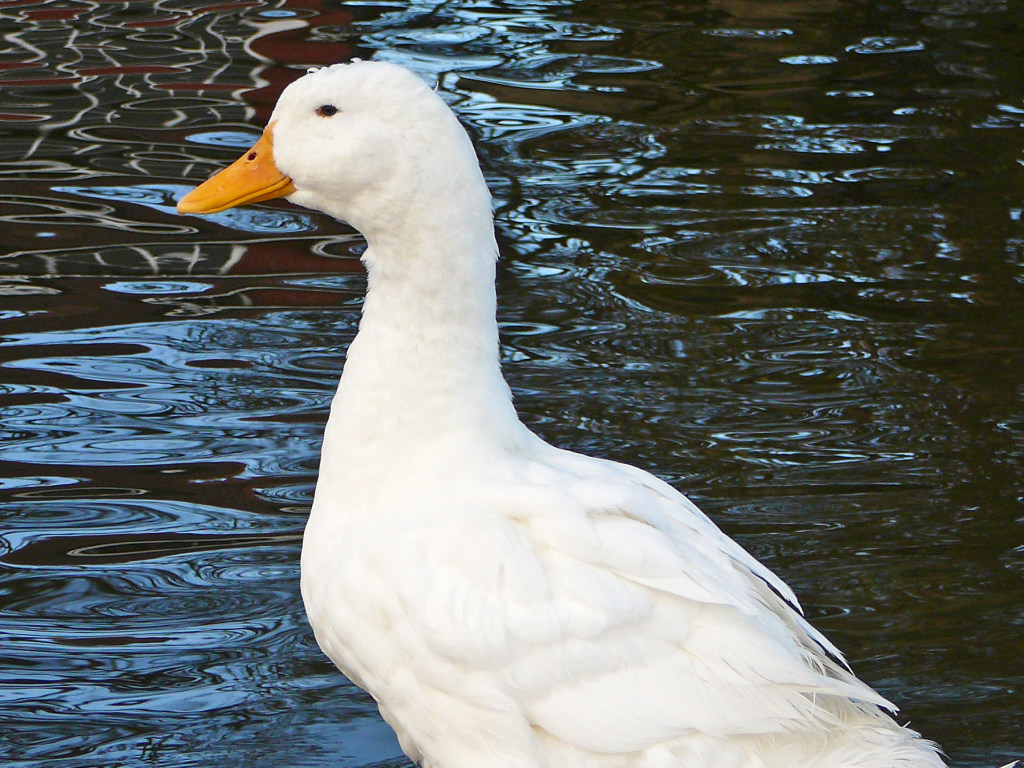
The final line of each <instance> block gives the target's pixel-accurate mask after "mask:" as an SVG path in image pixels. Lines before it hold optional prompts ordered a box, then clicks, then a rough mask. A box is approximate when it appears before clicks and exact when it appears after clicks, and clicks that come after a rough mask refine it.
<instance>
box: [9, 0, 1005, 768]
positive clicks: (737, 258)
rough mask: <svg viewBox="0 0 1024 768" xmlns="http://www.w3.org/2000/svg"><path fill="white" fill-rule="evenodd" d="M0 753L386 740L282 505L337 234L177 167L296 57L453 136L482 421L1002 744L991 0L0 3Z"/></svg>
mask: <svg viewBox="0 0 1024 768" xmlns="http://www.w3.org/2000/svg"><path fill="white" fill-rule="evenodd" d="M0 31H2V32H3V35H2V41H0V131H2V136H3V139H2V142H0V156H2V163H0V638H2V641H0V762H2V764H3V765H5V766H9V767H11V768H14V767H22V766H39V765H47V766H54V767H55V768H100V767H104V768H105V767H107V766H109V767H111V768H113V767H114V766H116V767H117V768H125V767H127V768H136V767H141V766H168V767H170V766H175V767H176V768H177V767H184V766H203V767H204V768H218V767H220V766H223V767H225V768H226V767H227V766H231V767H232V768H234V766H239V765H246V766H254V767H257V768H259V767H262V766H267V767H269V766H292V767H300V766H301V767H308V768H319V767H321V766H323V767H326V766H362V765H373V764H380V763H385V762H391V763H395V762H396V761H397V762H398V763H401V762H402V761H401V760H400V759H399V755H400V752H399V750H398V748H397V745H396V743H395V741H394V738H393V737H392V735H391V734H390V732H389V731H388V729H387V728H386V726H384V725H383V724H382V723H381V722H380V721H379V719H378V717H377V715H376V712H375V708H374V706H373V704H372V702H371V701H370V700H369V698H368V697H367V696H366V695H364V694H362V693H361V692H360V691H358V690H357V689H356V688H355V687H354V686H353V685H351V684H350V683H348V682H347V681H346V680H345V679H344V678H343V677H342V676H341V675H340V674H339V673H337V672H336V671H335V670H334V669H333V668H332V667H331V665H330V663H329V662H328V661H327V660H326V658H325V657H323V656H322V655H321V653H320V652H319V651H318V649H317V648H316V646H315V643H314V641H313V638H312V634H311V631H310V629H309V627H308V626H307V624H306V621H305V618H304V615H303V612H302V606H301V601H300V598H299V593H298V553H299V541H300V536H301V532H302V528H303V524H304V520H305V516H306V513H307V511H308V507H309V504H310V501H311V497H312V490H313V485H314V482H315V474H316V467H317V461H318V451H319V443H320V435H321V430H322V426H323V423H324V420H325V419H326V413H327V406H328V403H329V400H330V397H331V395H332V393H333V388H334V385H335V383H336V380H337V377H338V375H339V372H340V370H341V367H342V364H343V361H344V351H345V347H346V345H347V343H348V341H349V340H350V339H351V337H352V334H353V333H354V330H355V325H356V322H357V319H358V313H359V307H360V302H361V296H362V291H363V287H364V276H363V273H362V270H361V267H360V265H359V262H358V255H359V253H360V251H361V248H362V242H361V240H360V238H359V237H358V236H357V235H355V234H354V233H353V232H352V231H351V230H349V229H347V228H346V227H345V226H344V225H341V224H338V223H336V222H334V221H331V220H329V219H327V218H325V217H323V216H319V215H316V214H311V213H309V212H306V211H303V210H300V209H298V208H295V207H292V206H289V205H288V204H286V203H283V202H280V201H278V202H276V203H272V204H266V205H261V206H257V207H253V208H250V209H245V210H235V211H230V212H226V213H223V214H220V215H217V216H213V217H209V218H207V219H199V218H195V217H180V216H177V215H175V213H174V211H173V205H174V200H175V199H176V198H177V197H179V196H180V195H181V194H182V193H183V192H184V191H185V190H186V189H188V188H189V187H191V186H193V185H194V184H196V183H197V182H199V181H201V180H202V179H204V178H206V177H207V176H208V175H209V174H210V173H212V172H213V170H215V169H216V168H219V167H221V166H223V165H224V164H225V163H226V162H228V161H229V160H232V159H234V157H235V156H237V154H238V153H239V152H240V151H241V149H242V148H244V147H246V146H248V144H249V143H250V142H251V140H252V139H253V138H254V137H255V136H256V135H258V133H259V130H260V128H261V127H262V125H263V124H264V122H265V120H266V119H267V116H268V114H269V110H270V108H271V107H272V105H273V103H274V100H275V98H276V96H277V94H278V93H279V92H280V90H281V88H283V87H284V85H285V84H286V83H288V82H289V81H291V80H292V79H294V78H295V77H297V76H298V75H299V74H300V73H301V72H302V71H304V70H305V68H307V67H309V66H312V65H320V64H324V63H331V62H336V61H344V60H348V59H350V58H352V57H362V58H380V59H388V60H392V61H397V62H400V63H402V64H405V65H406V66H409V67H411V68H413V69H414V70H416V71H417V72H419V73H420V74H422V76H423V77H424V78H426V79H428V80H430V81H431V82H435V81H436V82H437V83H438V87H439V89H440V90H441V92H442V93H443V94H444V96H445V98H446V99H447V100H448V101H449V103H450V104H451V105H452V106H453V107H454V108H455V110H456V111H457V112H458V114H459V115H460V117H461V119H462V120H463V122H464V123H465V124H466V125H467V127H468V128H469V130H470V131H471V133H472V135H473V136H474V139H475V140H476V142H477V144H478V148H479V152H480V155H481V160H482V163H483V166H484V169H485V173H486V175H487V178H488V181H489V183H490V185H491V188H492V191H493V193H494V197H495V210H496V217H497V222H498V228H499V239H500V241H501V246H502V261H501V264H500V267H499V273H500V274H499V286H498V288H499V297H500V298H499V303H500V310H499V319H500V321H501V324H502V333H503V344H504V346H503V354H504V359H505V370H506V374H507V377H508V378H509V380H510V383H511V384H512V387H513V389H514V391H515V394H516V398H517V402H518V406H519V409H520V411H521V413H522V414H523V418H524V419H525V420H526V421H527V422H528V423H529V424H530V425H531V426H533V427H534V428H535V429H536V430H537V431H538V432H539V433H540V434H542V435H543V436H544V437H545V438H547V439H548V440H550V441H552V442H555V443H557V444H559V445H562V446H564V447H568V448H572V449H575V450H579V451H584V452H589V453H592V454H597V455H605V456H609V457H612V458H617V459H623V460H628V461H630V462H632V463H636V464H639V465H641V466H644V467H646V468H649V469H651V470H653V471H654V472H655V473H657V474H659V475H660V476H662V477H664V478H666V479H667V480H669V481H670V482H672V483H673V484H674V485H675V486H676V487H678V488H679V489H680V490H682V491H683V492H685V493H687V494H688V495H690V496H691V498H693V499H694V500H695V501H697V502H698V503H699V504H701V505H702V506H703V508H704V509H705V510H706V511H707V512H708V513H709V514H710V515H711V516H712V517H713V518H714V519H715V520H716V521H717V522H718V523H719V524H720V525H721V526H722V527H723V528H724V529H725V530H726V531H727V532H729V533H730V534H731V535H733V536H735V537H736V538H737V539H739V540H740V541H741V542H742V543H743V544H744V546H746V547H747V548H748V549H750V550H751V551H752V552H754V553H755V554H756V555H757V556H758V557H759V558H761V559H762V560H764V561H765V562H766V563H768V564H769V565H770V566H771V567H772V568H773V569H775V570H776V571H777V572H778V573H779V574H780V575H781V576H783V577H784V578H785V579H786V580H787V581H788V582H789V583H790V584H791V585H792V586H793V587H794V589H795V590H796V591H797V593H798V594H799V595H800V596H801V598H802V600H803V601H804V605H805V608H806V610H807V612H808V615H809V616H810V617H811V618H812V619H813V621H814V622H815V623H816V624H817V625H818V626H819V627H820V628H821V629H823V630H824V631H825V632H826V633H827V634H828V635H829V636H830V637H831V638H832V639H833V640H834V641H835V642H836V643H837V644H838V645H839V646H840V647H841V648H843V649H844V650H845V651H846V652H847V653H848V655H849V657H850V659H851V661H852V662H853V664H854V667H855V669H856V671H857V672H858V673H859V674H860V675H861V676H862V677H863V678H864V679H866V680H867V681H869V682H870V683H871V684H873V685H874V686H876V687H877V688H878V689H879V690H880V691H881V692H882V693H883V694H884V695H885V696H887V697H888V698H890V699H892V700H894V701H896V702H897V703H899V704H900V705H901V707H902V708H903V712H902V717H903V718H904V719H906V720H910V721H911V722H912V723H913V725H914V727H916V728H917V729H919V730H920V731H922V732H924V733H925V734H926V735H927V736H928V737H930V738H932V739H935V740H937V741H938V742H940V743H941V744H942V745H943V747H944V748H945V750H946V751H947V753H948V754H949V756H950V759H951V762H952V763H953V764H954V765H958V766H978V767H979V768H980V767H981V766H996V765H1001V764H1002V763H1003V762H1005V761H1007V760H1009V759H1011V758H1012V757H1015V756H1017V757H1019V756H1021V755H1024V724H1022V708H1024V707H1022V704H1021V702H1022V701H1024V696H1022V692H1021V691H1022V686H1024V662H1022V658H1024V627H1022V624H1024V590H1022V587H1024V583H1022V582H1024V578H1022V577H1024V535H1022V520H1024V473H1022V470H1024V399H1022V395H1024V221H1022V217H1024V185H1022V179H1024V167H1022V166H1024V76H1022V74H1021V73H1022V72H1024V42H1022V41H1024V10H1022V8H1021V7H1020V5H1019V4H1018V3H1014V2H1012V1H1009V0H1008V1H1003V0H955V1H953V0H891V1H889V2H883V1H881V0H864V1H862V2H852V1H850V0H846V1H841V0H781V1H778V2H771V3H767V2H763V0H703V1H701V2H697V1H692V2H690V1H680V2H645V1H642V0H579V1H578V2H572V1H570V0H561V1H560V2H531V1H530V0H464V1H463V2H441V3H431V2H421V1H412V2H398V1H397V0H395V1H394V2H373V1H372V0H361V1H360V2H340V0H270V1H269V2H263V1H261V2H254V1H253V2H230V3H216V2H212V3H211V2H210V1H209V0H158V1H157V2H118V1H117V0H115V1H113V2H111V1H108V0H56V2H34V1H33V0H0Z"/></svg>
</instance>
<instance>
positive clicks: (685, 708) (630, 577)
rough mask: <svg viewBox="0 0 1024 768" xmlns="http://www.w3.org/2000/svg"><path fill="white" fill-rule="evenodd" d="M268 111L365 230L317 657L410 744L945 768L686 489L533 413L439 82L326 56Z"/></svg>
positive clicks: (315, 607) (304, 167)
mask: <svg viewBox="0 0 1024 768" xmlns="http://www.w3.org/2000/svg"><path fill="white" fill-rule="evenodd" d="M322 104H332V105H334V106H336V107H337V108H338V110H339V112H338V114H337V115H336V116H334V117H331V118H329V119H325V118H324V117H322V116H317V113H316V108H317V107H319V106H320V105H322ZM273 120H274V121H275V137H274V138H275V144H274V157H275V160H276V163H277V165H278V167H279V168H280V169H281V171H282V172H284V173H286V174H288V175H289V176H291V178H292V180H293V182H294V184H295V187H296V190H297V191H296V192H295V194H294V195H292V197H291V199H292V201H293V202H297V203H300V204H302V205H306V206H310V207H313V208H317V209H320V210H323V211H326V212H328V213H330V214H332V215H334V216H336V217H338V218H340V219H343V220H346V221H348V222H350V223H351V224H353V225H354V226H355V227H357V228H358V229H359V230H360V231H361V232H362V233H363V234H364V235H365V237H366V239H367V242H368V250H367V251H366V254H365V256H364V262H365V263H366V266H367V270H368V274H369V291H368V295H367V298H366V302H365V306H364V310H363V318H362V321H361V324H360V329H359V334H358V336H357V337H356V339H355V341H354V342H353V343H352V345H351V348H350V349H349V353H348V359H347V361H346V364H345V371H344V375H343V376H342V379H341V383H340V385H339V388H338V393H337V396H336V397H335V399H334V403H333V406H332V409H331V415H330V420H329V422H328V425H327V429H326V435H325V439H324V445H323V458H322V463H321V470H320V479H319V483H318V485H317V490H316V499H315V502H314V505H313V510H312V514H311V516H310V519H309V524H308V527H307V529H306V534H305V541H304V545H303V552H302V594H303V598H304V600H305V603H306V609H307V612H308V615H309V620H310V622H311V624H312V625H313V628H314V630H315V632H316V636H317V640H318V642H319V643H320V645H321V647H322V648H323V649H324V651H325V652H326V653H327V654H328V655H329V656H330V657H331V658H332V659H333V660H334V661H335V662H336V663H337V665H338V666H339V667H340V668H341V669H342V670H343V671H344V672H345V673H346V674H348V675H349V676H350V677H351V678H352V679H353V680H354V681H355V682H357V683H358V684H359V685H361V686H363V687H364V688H366V690H368V691H369V692H370V693H371V694H372V695H373V696H374V697H375V698H376V700H377V701H378V702H379V703H380V707H381V712H382V714H383V715H384V717H385V718H386V719H387V720H388V722H389V723H391V724H392V725H393V726H394V727H395V729H396V731H397V732H398V734H399V737H400V739H401V742H402V745H403V748H404V749H405V750H406V751H407V753H408V754H409V756H410V757H411V758H413V759H414V760H420V761H422V762H423V764H424V765H427V766H432V767H433V768H481V767H482V766H489V765H491V766H502V768H513V767H519V766H521V767H522V768H541V767H542V766H544V767H547V766H550V768H573V767H574V766H579V767H581V768H584V767H585V768H604V767H606V766H607V767H610V766H622V767H625V766H630V767H635V768H663V767H668V766H673V767H678V768H682V767H683V766H687V767H696V768H701V767H705V766H706V767H707V768H728V767H729V766H745V767H749V768H754V767H758V766H762V767H764V766H778V767H779V768H782V767H785V768H811V766H828V768H841V767H842V766H851V767H852V766H873V767H875V768H894V766H917V767H919V768H920V767H924V766H930V767H932V768H934V767H936V766H941V765H942V763H941V761H940V759H939V757H938V756H937V754H936V750H935V748H934V747H933V745H931V744H930V743H928V742H926V741H923V740H921V739H919V738H918V736H917V735H916V734H915V733H913V732H912V731H910V730H907V729H905V728H902V727H900V726H898V725H897V724H896V723H895V722H894V721H893V720H892V718H891V717H890V716H889V715H887V714H886V713H885V712H883V711H882V708H891V705H890V704H889V703H888V702H886V701H885V700H884V699H883V698H882V697H881V696H879V695H878V694H877V693H875V692H874V691H872V690H871V689H870V688H869V687H867V686H866V685H864V684H863V683H861V682H860V681H859V680H857V679H856V678H855V677H854V676H853V674H852V673H851V672H850V671H849V670H848V669H847V668H846V667H845V664H844V662H842V661H841V657H840V655H839V651H838V650H837V649H836V648H834V647H833V646H832V645H831V644H830V643H829V642H828V641H827V640H826V639H825V638H824V637H823V636H822V635H821V634H819V633H818V632H817V631H816V630H814V629H813V628H812V627H811V626H810V625H809V624H808V623H807V622H806V621H805V620H804V618H803V617H802V615H801V613H800V611H799V607H798V604H797V601H796V597H795V596H794V595H793V593H792V591H791V590H790V589H789V587H787V586H786V584H785V583H783V582H782V581H781V580H780V579H779V578H778V577H777V576H775V575H774V574H773V573H771V572H770V571H769V570H768V569H767V568H765V567H764V566H763V565H761V564H760V563H758V562H757V561H756V560H754V559H753V558H752V557H751V556H750V555H749V554H747V553H746V552H745V551H744V550H743V549H742V548H740V547H739V546H738V545H737V544H736V543H735V542H733V541H731V540H730V539H729V538H727V537H726V536H725V535H723V534H722V533H721V532H720V531H719V530H718V528H717V527H715V525H714V524H713V523H712V522H711V521H710V520H709V519H708V518H707V517H705V516H704V515H703V514H702V513H701V512H700V511H699V510H698V509H697V508H696V507H695V506H694V505H693V504H691V503H690V502H689V501H688V500H687V499H685V498H684V497H683V496H681V495H680V494H679V493H677V492H676V491H675V490H673V489H672V488H671V487H670V486H668V485H667V484H665V483H663V482H661V481H660V480H657V479H655V478H654V477H652V476H651V475H649V474H647V473H646V472H643V471H641V470H638V469H635V468H632V467H627V466H623V465H620V464H616V463H612V462H608V461H603V460H599V459H592V458H588V457H584V456H579V455H576V454H571V453H568V452H565V451H560V450H558V449H555V448H553V447H550V446H548V445H547V444H545V443H543V442H542V441H541V440H540V439H538V438H536V437H535V436H533V435H532V434H530V433H529V432H528V431H527V429H526V428H525V427H524V426H523V425H522V424H521V423H520V422H519V420H518V418H517V417H516V414H515V412H514V410H513V408H512V405H511V399H510V395H509V390H508V387H507V386H506V384H505V382H504V380H503V379H502V377H501V372H500V369H499V365H498V337H497V327H496V323H495V317H494V315H495V294H494V286H493V282H494V260H495V257H496V253H497V248H496V245H495V241H494V233H493V226H492V221H491V212H490V198H489V195H488V193H487V189H486V186H485V184H484V181H483V178H482V175H481V173H480V170H479V167H478V164H477V161H476V157H475V154H474V152H473V149H472V146H471V145H470V142H469V140H468V138H467V137H466V134H465V132H464V131H463V130H462V128H461V127H460V126H459V124H458V122H457V120H456V119H455V118H454V116H453V115H452V113H451V112H450V111H449V110H448V108H447V107H446V106H445V104H444V102H443V101H442V100H441V99H440V98H439V97H438V96H437V95H436V94H434V93H433V92H432V91H431V89H430V88H429V87H428V86H427V85H426V84H424V83H422V82H420V81H419V80H418V79H416V78H415V77H413V76H412V75H410V74H409V73H408V72H406V71H404V70H402V69H400V68H398V67H396V66H393V65H388V64H381V63H372V62H360V63H356V64H351V65H347V66H341V65H339V66H335V67H328V68H324V69H320V70H316V71H313V72H311V73H310V74H308V75H307V76H305V77H303V78H302V79H300V80H299V81H297V82H296V83H294V84H293V85H291V86H290V87H289V88H288V89H287V90H286V91H285V93H284V94H283V95H282V97H281V100H280V102H279V104H278V107H277V109H276V110H275V113H274V117H273Z"/></svg>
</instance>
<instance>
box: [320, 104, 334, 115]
mask: <svg viewBox="0 0 1024 768" xmlns="http://www.w3.org/2000/svg"><path fill="white" fill-rule="evenodd" d="M316 113H317V114H318V115H320V117H333V116H334V115H336V114H338V108H337V107H336V106H334V105H333V104H324V105H323V106H322V107H317V108H316Z"/></svg>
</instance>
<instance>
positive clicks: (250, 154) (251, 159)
mask: <svg viewBox="0 0 1024 768" xmlns="http://www.w3.org/2000/svg"><path fill="white" fill-rule="evenodd" d="M255 159H256V153H255V152H250V153H249V157H248V160H249V162H252V161H253V160H255Z"/></svg>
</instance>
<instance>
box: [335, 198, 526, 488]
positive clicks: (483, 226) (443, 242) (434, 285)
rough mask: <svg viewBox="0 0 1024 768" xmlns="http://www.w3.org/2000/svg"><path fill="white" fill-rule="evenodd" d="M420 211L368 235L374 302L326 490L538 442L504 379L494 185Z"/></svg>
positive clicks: (341, 394) (368, 303) (351, 353)
mask: <svg viewBox="0 0 1024 768" xmlns="http://www.w3.org/2000/svg"><path fill="white" fill-rule="evenodd" d="M480 186H481V187H482V186H483V180H482V179H481V180H480ZM473 198H475V199H473ZM474 203H475V206H474ZM467 205H468V206H469V208H470V210H467ZM481 206H483V210H480V207H481ZM474 208H475V210H474ZM417 209H419V210H417V212H416V213H414V214H411V215H410V218H409V219H407V220H405V221H403V222H402V224H401V226H395V222H392V224H391V226H390V227H388V228H387V229H386V230H379V231H378V232H380V234H379V235H378V233H375V232H368V233H365V234H367V240H368V242H369V248H368V250H367V251H366V254H365V255H364V256H363V261H364V263H365V264H366V268H367V273H368V289H367V295H366V300H365V302H364V305H363V316H362V320H361V322H360V324H359V332H358V334H357V335H356V338H355V339H354V340H353V342H352V344H351V346H350V347H349V350H348V356H347V359H346V362H345V370H344V373H343V375H342V378H341V382H340V384H339V387H338V392H337V395H336V396H335V399H334V402H333V404H332V407H331V416H330V421H329V423H328V426H327V430H326V434H325V438H324V450H323V461H322V464H321V483H323V482H324V480H325V479H329V478H332V477H333V478H335V479H336V481H337V482H338V483H339V484H344V485H345V486H346V491H345V492H346V493H350V492H353V493H355V494H356V495H358V493H359V489H360V488H363V489H374V488H379V487H380V484H381V483H382V482H383V483H384V484H385V485H387V484H388V481H387V480H386V479H385V478H386V477H388V475H389V473H390V475H392V476H393V477H392V481H391V482H392V483H393V482H394V479H393V478H394V476H402V477H411V476H416V475H417V474H418V471H419V470H422V472H424V473H430V472H433V473H435V474H436V473H437V468H438V467H439V466H441V467H444V466H451V463H452V462H460V463H461V464H463V465H464V464H465V463H466V462H470V463H476V464H479V463H480V462H486V458H485V457H487V456H492V455H495V452H496V451H501V450H506V449H514V448H515V446H517V445H521V443H522V441H523V440H524V439H526V437H527V435H528V433H527V432H526V429H525V427H523V426H522V425H521V424H520V422H519V420H518V417H517V416H516V413H515V410H514V409H513V407H512V402H511V395H510V392H509V389H508V386H507V385H506V383H505V381H504V379H503V378H502V376H501V369H500V364H499V350H498V326H497V322H496V320H495V304H496V301H495V293H494V271H495V269H494V265H495V258H496V255H497V246H496V244H495V241H494V228H493V224H492V221H491V214H490V203H489V196H487V194H486V188H484V189H483V195H479V194H477V195H473V196H471V200H470V201H469V202H467V199H466V197H465V195H463V196H462V197H461V198H460V205H459V206H452V205H447V206H446V205H443V204H441V202H440V201H433V202H432V203H430V204H426V203H421V204H420V205H419V206H417ZM385 232H386V234H385ZM382 475H383V476H382ZM328 482H330V480H328Z"/></svg>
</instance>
